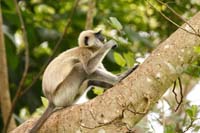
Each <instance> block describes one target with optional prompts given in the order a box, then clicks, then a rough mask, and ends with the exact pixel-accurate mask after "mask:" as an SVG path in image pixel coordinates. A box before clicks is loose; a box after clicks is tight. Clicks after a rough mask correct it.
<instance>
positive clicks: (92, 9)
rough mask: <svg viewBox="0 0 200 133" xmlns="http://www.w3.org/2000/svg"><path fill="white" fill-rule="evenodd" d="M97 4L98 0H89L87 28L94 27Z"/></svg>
mask: <svg viewBox="0 0 200 133" xmlns="http://www.w3.org/2000/svg"><path fill="white" fill-rule="evenodd" d="M95 5H96V0H88V11H87V19H86V24H85V29H86V30H90V29H92V27H93V17H94V12H95Z"/></svg>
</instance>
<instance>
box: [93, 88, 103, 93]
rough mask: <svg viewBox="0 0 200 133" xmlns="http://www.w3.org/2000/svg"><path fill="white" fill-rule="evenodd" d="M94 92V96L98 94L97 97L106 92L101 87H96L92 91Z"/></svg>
mask: <svg viewBox="0 0 200 133" xmlns="http://www.w3.org/2000/svg"><path fill="white" fill-rule="evenodd" d="M92 91H93V92H94V94H97V95H101V94H103V92H104V90H103V89H102V88H100V87H95V88H94V89H92Z"/></svg>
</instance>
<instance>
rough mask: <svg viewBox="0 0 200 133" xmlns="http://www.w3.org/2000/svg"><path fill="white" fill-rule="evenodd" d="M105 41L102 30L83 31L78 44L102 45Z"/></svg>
mask: <svg viewBox="0 0 200 133" xmlns="http://www.w3.org/2000/svg"><path fill="white" fill-rule="evenodd" d="M103 43H104V37H103V35H102V34H101V31H98V32H95V31H93V30H86V31H82V32H81V33H80V35H79V38H78V44H79V46H80V47H102V46H103Z"/></svg>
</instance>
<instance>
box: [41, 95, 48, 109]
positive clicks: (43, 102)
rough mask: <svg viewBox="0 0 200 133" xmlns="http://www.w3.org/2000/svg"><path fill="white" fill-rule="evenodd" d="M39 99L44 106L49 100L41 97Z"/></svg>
mask: <svg viewBox="0 0 200 133" xmlns="http://www.w3.org/2000/svg"><path fill="white" fill-rule="evenodd" d="M41 100H42V104H43V105H44V107H47V106H48V104H49V101H48V100H47V98H45V97H41Z"/></svg>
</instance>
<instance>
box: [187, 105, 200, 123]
mask: <svg viewBox="0 0 200 133" xmlns="http://www.w3.org/2000/svg"><path fill="white" fill-rule="evenodd" d="M186 113H187V115H188V116H189V117H190V119H191V120H194V119H195V118H196V116H197V113H198V107H197V105H192V107H191V108H189V109H186Z"/></svg>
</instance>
